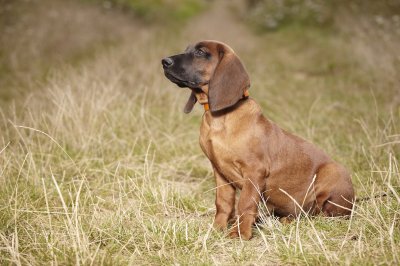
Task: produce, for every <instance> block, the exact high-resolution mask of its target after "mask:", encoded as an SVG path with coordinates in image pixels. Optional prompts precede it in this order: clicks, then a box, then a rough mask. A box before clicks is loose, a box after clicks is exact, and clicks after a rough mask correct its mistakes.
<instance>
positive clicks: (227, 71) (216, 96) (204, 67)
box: [161, 41, 250, 113]
mask: <svg viewBox="0 0 400 266" xmlns="http://www.w3.org/2000/svg"><path fill="white" fill-rule="evenodd" d="M161 63H162V65H163V68H164V74H165V76H166V77H167V78H168V79H169V80H170V81H172V82H173V83H175V84H177V85H178V86H179V87H186V88H190V89H192V94H191V96H190V98H189V100H188V102H187V104H186V106H185V109H184V111H185V113H189V112H190V111H191V110H192V109H193V106H194V104H195V103H196V97H195V94H196V93H199V92H202V93H205V94H206V95H207V96H208V102H209V105H210V109H211V111H212V112H216V111H220V110H223V109H225V108H228V107H231V106H233V105H235V104H236V103H237V102H238V101H239V100H240V99H241V98H242V97H243V93H244V91H245V90H246V89H248V88H249V87H250V79H249V76H248V74H247V72H246V70H245V68H244V67H243V65H242V63H241V62H240V60H239V58H238V56H237V55H236V54H235V52H234V51H233V50H232V48H230V47H229V46H228V45H226V44H223V43H221V42H216V41H201V42H198V43H197V44H195V45H190V46H189V47H188V48H186V50H185V52H184V53H182V54H177V55H174V56H170V57H166V58H164V59H163V60H162V61H161Z"/></svg>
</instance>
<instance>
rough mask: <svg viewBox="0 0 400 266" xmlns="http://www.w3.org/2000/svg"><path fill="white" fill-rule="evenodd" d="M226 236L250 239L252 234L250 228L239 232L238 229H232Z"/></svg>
mask: <svg viewBox="0 0 400 266" xmlns="http://www.w3.org/2000/svg"><path fill="white" fill-rule="evenodd" d="M228 236H229V237H230V238H239V237H240V238H241V239H243V240H250V239H251V237H252V236H253V235H252V232H251V230H250V231H243V232H242V231H241V232H240V233H239V231H238V230H236V229H234V230H232V231H230V232H229V235H228Z"/></svg>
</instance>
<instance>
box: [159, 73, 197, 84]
mask: <svg viewBox="0 0 400 266" xmlns="http://www.w3.org/2000/svg"><path fill="white" fill-rule="evenodd" d="M164 75H165V76H166V77H167V78H168V79H169V80H170V81H171V82H173V83H175V84H176V85H178V86H179V87H181V88H184V87H189V88H198V86H199V83H198V82H195V81H190V80H183V79H180V78H177V77H176V76H175V75H173V74H171V73H170V72H167V71H165V70H164Z"/></svg>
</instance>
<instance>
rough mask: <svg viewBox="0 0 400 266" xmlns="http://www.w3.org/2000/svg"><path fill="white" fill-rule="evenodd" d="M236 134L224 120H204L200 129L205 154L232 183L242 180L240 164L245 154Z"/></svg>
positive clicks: (201, 143) (201, 144)
mask: <svg viewBox="0 0 400 266" xmlns="http://www.w3.org/2000/svg"><path fill="white" fill-rule="evenodd" d="M235 133H236V132H235V131H234V129H233V128H230V127H227V123H225V121H224V120H223V119H222V118H221V119H213V120H211V121H207V120H206V119H203V122H202V125H201V128H200V146H201V148H202V150H203V152H204V153H205V155H206V156H207V157H208V159H209V160H210V161H211V163H212V164H213V166H214V167H215V168H217V169H218V171H219V172H220V173H222V174H223V175H224V176H225V177H226V178H229V179H230V181H236V180H237V179H241V178H242V176H241V164H240V162H241V161H242V158H241V155H242V154H243V153H241V152H240V148H239V147H243V145H239V143H238V140H237V134H235Z"/></svg>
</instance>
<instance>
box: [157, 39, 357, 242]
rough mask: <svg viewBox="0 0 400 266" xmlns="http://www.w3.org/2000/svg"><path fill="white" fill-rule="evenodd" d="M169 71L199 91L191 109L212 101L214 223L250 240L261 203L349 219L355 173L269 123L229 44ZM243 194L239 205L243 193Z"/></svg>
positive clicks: (285, 212)
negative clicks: (250, 90) (352, 180)
mask: <svg viewBox="0 0 400 266" xmlns="http://www.w3.org/2000/svg"><path fill="white" fill-rule="evenodd" d="M161 63H162V66H163V69H164V74H165V76H166V77H167V78H168V79H169V80H170V81H172V82H173V83H175V84H176V85H178V86H179V87H186V88H189V89H190V90H191V94H190V97H189V99H188V101H187V103H186V105H185V108H184V112H185V113H189V112H190V111H191V110H192V109H193V107H194V105H195V104H196V102H199V103H200V104H202V105H203V106H204V110H205V112H204V114H203V118H202V123H201V128H200V146H201V148H202V150H203V152H204V153H205V155H206V156H207V157H208V159H209V160H210V162H211V165H212V168H213V171H214V176H215V181H216V200H215V205H216V214H215V219H214V227H215V228H218V229H222V230H226V229H227V227H228V224H229V223H230V222H232V221H234V224H233V226H232V228H231V230H230V231H229V235H230V236H231V237H241V238H242V239H245V240H248V239H250V238H251V237H252V226H253V224H254V223H255V221H256V218H257V214H258V204H259V202H260V200H263V201H264V202H265V205H266V207H267V209H268V211H269V212H270V213H271V214H273V215H276V216H278V217H280V218H281V219H283V221H285V220H288V219H289V220H290V219H293V218H294V217H298V216H299V215H301V214H302V213H303V214H307V215H318V214H322V215H325V216H349V215H350V214H351V212H352V208H353V202H354V198H355V196H354V189H353V184H352V182H351V177H350V174H349V172H348V171H347V170H346V169H345V167H343V166H342V165H340V164H338V163H337V162H335V161H333V160H332V159H331V158H330V157H329V156H328V155H327V154H326V153H325V152H323V151H322V150H321V149H319V148H318V147H316V146H315V145H313V144H311V143H310V142H308V141H306V140H304V139H302V138H300V137H298V136H295V135H293V134H291V133H289V132H287V131H285V130H283V129H281V128H280V127H279V126H278V125H276V124H275V123H273V122H272V121H270V120H268V119H267V118H266V117H265V116H263V114H262V110H261V108H260V106H259V105H258V104H257V103H256V101H255V100H254V99H253V98H251V97H249V93H248V90H249V88H250V79H249V75H248V74H247V72H246V70H245V68H244V66H243V64H242V63H241V61H240V59H239V57H238V56H237V55H236V54H235V52H234V51H233V50H232V48H230V47H229V46H228V45H226V44H224V43H221V42H217V41H201V42H198V43H196V44H195V45H190V46H188V47H187V49H186V50H185V51H184V53H182V54H177V55H174V56H170V57H166V58H164V59H162V61H161ZM237 189H240V190H241V193H240V196H239V201H238V203H237V210H235V209H236V207H235V206H236V203H235V201H236V190H237Z"/></svg>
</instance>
